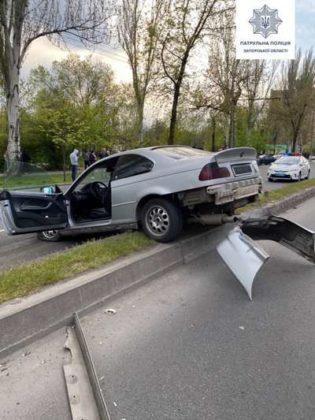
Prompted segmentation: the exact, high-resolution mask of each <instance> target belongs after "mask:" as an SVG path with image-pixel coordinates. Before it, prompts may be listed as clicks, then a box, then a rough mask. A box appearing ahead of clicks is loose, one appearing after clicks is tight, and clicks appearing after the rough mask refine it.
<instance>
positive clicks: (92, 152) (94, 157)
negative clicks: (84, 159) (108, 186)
mask: <svg viewBox="0 0 315 420" xmlns="http://www.w3.org/2000/svg"><path fill="white" fill-rule="evenodd" d="M94 162H96V154H95V153H94V150H91V151H90V154H89V165H93V163H94Z"/></svg>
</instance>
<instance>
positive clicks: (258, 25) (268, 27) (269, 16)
mask: <svg viewBox="0 0 315 420" xmlns="http://www.w3.org/2000/svg"><path fill="white" fill-rule="evenodd" d="M253 12H254V15H253V17H252V18H251V19H250V20H249V23H250V24H251V25H252V26H253V32H254V34H260V35H262V36H263V37H264V38H268V36H269V35H271V34H277V33H278V28H279V25H281V23H282V20H281V19H280V18H279V16H278V10H277V9H270V8H269V7H268V6H267V5H264V7H262V8H261V9H254V10H253Z"/></svg>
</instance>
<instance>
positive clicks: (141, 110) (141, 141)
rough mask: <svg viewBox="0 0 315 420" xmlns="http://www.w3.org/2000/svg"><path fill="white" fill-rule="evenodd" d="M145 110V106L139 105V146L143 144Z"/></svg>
mask: <svg viewBox="0 0 315 420" xmlns="http://www.w3.org/2000/svg"><path fill="white" fill-rule="evenodd" d="M143 108H144V104H143V103H141V104H138V135H139V144H140V145H142V144H143V114H144V112H143Z"/></svg>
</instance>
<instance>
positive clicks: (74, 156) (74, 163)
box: [70, 149, 79, 181]
mask: <svg viewBox="0 0 315 420" xmlns="http://www.w3.org/2000/svg"><path fill="white" fill-rule="evenodd" d="M70 162H71V177H72V181H74V180H75V179H76V177H77V174H78V164H79V150H78V149H74V150H73V152H72V153H70Z"/></svg>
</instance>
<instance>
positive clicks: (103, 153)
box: [98, 148, 109, 159]
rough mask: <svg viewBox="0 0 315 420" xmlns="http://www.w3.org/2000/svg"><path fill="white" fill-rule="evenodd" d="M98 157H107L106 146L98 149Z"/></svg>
mask: <svg viewBox="0 0 315 420" xmlns="http://www.w3.org/2000/svg"><path fill="white" fill-rule="evenodd" d="M98 156H99V158H100V159H103V158H105V157H107V156H109V153H108V152H107V149H106V148H104V149H102V150H101V151H100V153H99V155H98Z"/></svg>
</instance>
